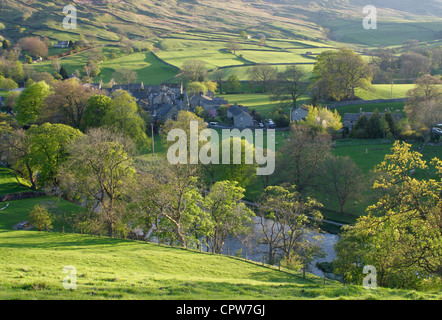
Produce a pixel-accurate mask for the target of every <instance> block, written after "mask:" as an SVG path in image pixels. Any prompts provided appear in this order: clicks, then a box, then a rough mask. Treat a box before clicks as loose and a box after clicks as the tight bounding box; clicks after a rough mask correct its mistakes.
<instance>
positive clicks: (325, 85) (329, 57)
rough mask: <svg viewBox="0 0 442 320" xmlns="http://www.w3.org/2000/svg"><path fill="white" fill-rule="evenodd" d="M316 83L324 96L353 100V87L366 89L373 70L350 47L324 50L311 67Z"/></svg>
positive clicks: (369, 83)
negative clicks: (312, 67)
mask: <svg viewBox="0 0 442 320" xmlns="http://www.w3.org/2000/svg"><path fill="white" fill-rule="evenodd" d="M313 72H314V75H315V80H316V84H317V85H318V87H319V90H320V92H321V93H322V95H323V96H325V97H327V98H328V97H331V98H333V99H336V100H338V101H339V100H354V99H355V89H356V88H363V89H368V88H369V87H370V85H371V81H372V78H373V72H372V70H371V68H370V66H369V65H368V64H367V63H366V62H365V61H364V59H363V58H362V57H361V56H360V55H358V54H357V53H355V52H354V51H353V50H351V49H346V48H343V49H340V50H337V51H331V50H328V51H324V52H322V53H321V54H320V55H319V56H318V58H317V59H316V63H315V66H314V69H313Z"/></svg>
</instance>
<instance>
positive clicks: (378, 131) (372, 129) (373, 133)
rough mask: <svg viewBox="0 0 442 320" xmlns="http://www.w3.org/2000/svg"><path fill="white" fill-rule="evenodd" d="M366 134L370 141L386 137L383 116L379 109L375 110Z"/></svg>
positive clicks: (369, 120) (369, 119) (368, 122)
mask: <svg viewBox="0 0 442 320" xmlns="http://www.w3.org/2000/svg"><path fill="white" fill-rule="evenodd" d="M366 132H367V136H368V138H369V139H379V138H383V137H384V130H383V129H382V123H381V116H380V114H379V111H378V109H375V110H374V112H373V113H372V114H371V116H370V118H368V121H367V126H366Z"/></svg>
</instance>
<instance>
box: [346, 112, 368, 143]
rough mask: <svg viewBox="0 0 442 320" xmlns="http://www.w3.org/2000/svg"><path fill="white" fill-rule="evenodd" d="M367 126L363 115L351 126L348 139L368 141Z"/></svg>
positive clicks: (365, 116) (365, 117)
mask: <svg viewBox="0 0 442 320" xmlns="http://www.w3.org/2000/svg"><path fill="white" fill-rule="evenodd" d="M367 124H368V118H367V115H366V114H365V113H363V114H362V115H361V116H360V117H359V118H358V120H357V121H356V123H355V125H354V126H353V128H352V130H351V132H350V137H351V138H355V139H368V132H367Z"/></svg>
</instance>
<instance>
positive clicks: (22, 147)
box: [0, 125, 37, 189]
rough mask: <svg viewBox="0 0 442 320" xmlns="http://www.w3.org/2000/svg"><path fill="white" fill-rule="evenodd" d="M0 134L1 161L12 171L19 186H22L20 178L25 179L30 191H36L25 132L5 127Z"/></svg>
mask: <svg viewBox="0 0 442 320" xmlns="http://www.w3.org/2000/svg"><path fill="white" fill-rule="evenodd" d="M2 127H3V126H2ZM0 133H1V139H0V146H1V148H0V151H1V156H2V159H3V161H5V162H6V163H7V164H8V165H9V167H10V168H12V169H13V170H14V173H15V177H16V179H17V182H18V183H19V184H22V182H21V181H20V178H22V179H26V181H29V183H30V184H31V187H32V189H37V182H36V177H35V170H34V169H33V168H32V166H31V150H30V147H29V143H28V139H29V137H28V135H26V131H25V130H23V129H13V128H11V126H6V125H5V126H4V127H3V128H2V131H1V132H0Z"/></svg>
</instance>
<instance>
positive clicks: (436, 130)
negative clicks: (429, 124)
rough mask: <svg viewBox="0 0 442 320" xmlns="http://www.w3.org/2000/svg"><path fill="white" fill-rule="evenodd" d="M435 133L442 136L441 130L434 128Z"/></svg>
mask: <svg viewBox="0 0 442 320" xmlns="http://www.w3.org/2000/svg"><path fill="white" fill-rule="evenodd" d="M433 132H435V133H439V134H442V129H441V128H433Z"/></svg>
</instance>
